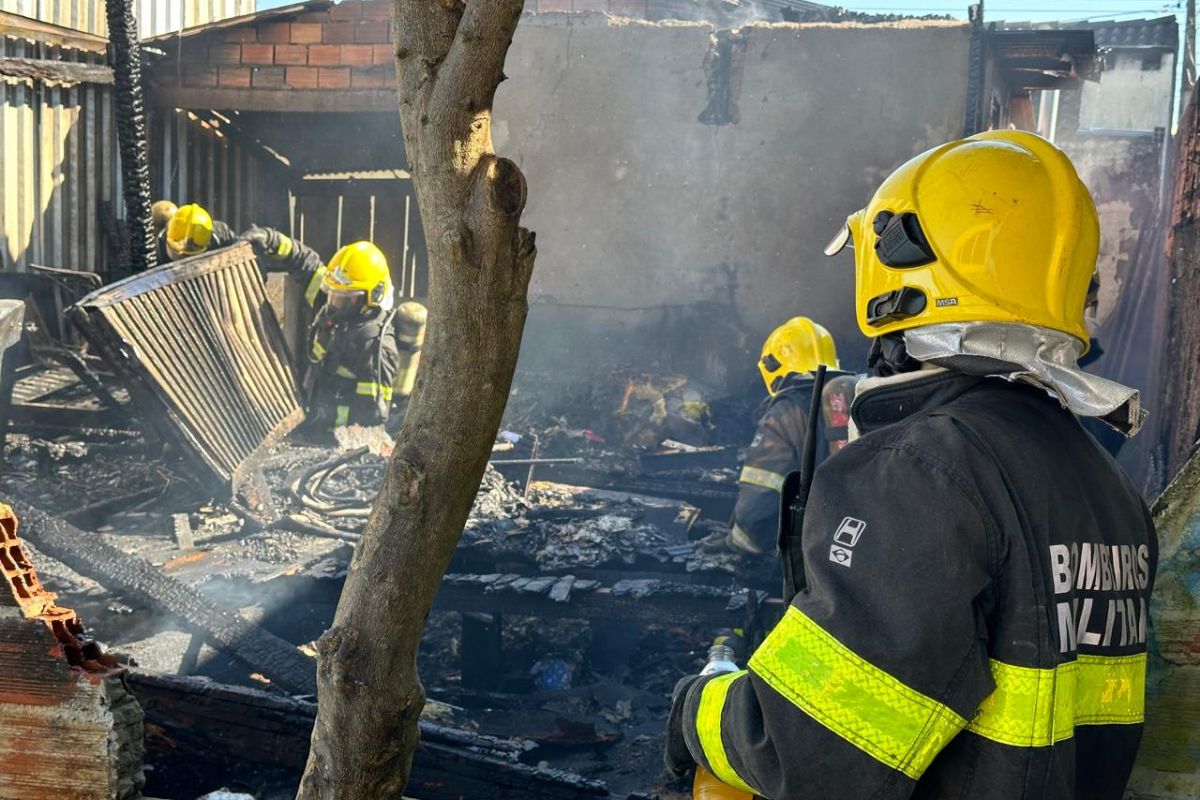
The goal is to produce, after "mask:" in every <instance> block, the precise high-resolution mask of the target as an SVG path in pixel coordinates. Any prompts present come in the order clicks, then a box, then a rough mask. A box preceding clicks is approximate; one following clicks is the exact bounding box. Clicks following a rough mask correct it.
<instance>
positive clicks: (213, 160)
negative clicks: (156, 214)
mask: <svg viewBox="0 0 1200 800" xmlns="http://www.w3.org/2000/svg"><path fill="white" fill-rule="evenodd" d="M227 131H230V128H229V125H228V124H226V123H224V122H223V121H222V120H221V118H220V117H218V116H216V115H215V114H213V113H212V112H199V116H198V115H197V114H196V113H192V112H190V111H181V110H178V109H176V110H174V111H169V112H154V113H152V114H151V117H150V186H151V190H152V191H153V192H154V196H155V197H165V198H169V199H171V200H174V201H175V202H176V203H178V204H180V205H183V204H184V203H199V204H200V205H202V206H204V207H205V208H206V209H208V210H209V211H210V212H211V213H212V216H213V218H214V219H219V220H221V221H223V222H226V223H228V224H229V226H230V227H232V228H233V229H234V230H235V231H243V230H245V229H246V228H248V227H250V225H252V224H258V225H270V226H272V227H278V228H281V229H282V230H284V231H286V230H287V221H288V208H287V205H288V193H287V183H286V181H285V180H284V178H283V175H282V173H283V172H284V170H283V169H282V167H281V168H280V170H278V171H277V172H276V171H272V170H271V169H270V168H269V167H268V166H267V165H266V164H265V163H264V160H263V159H264V158H267V156H265V155H262V156H260V155H259V154H258V153H256V152H254V149H253V148H254V145H251V144H241V143H239V141H238V139H239V137H238V136H237V135H236V134H234V133H233V132H228V133H227Z"/></svg>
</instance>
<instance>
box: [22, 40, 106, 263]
mask: <svg viewBox="0 0 1200 800" xmlns="http://www.w3.org/2000/svg"><path fill="white" fill-rule="evenodd" d="M0 52H2V54H3V55H4V56H15V57H21V58H42V59H54V60H61V61H75V62H84V63H95V64H103V63H104V60H103V57H102V56H100V55H97V54H91V53H84V52H80V51H74V50H67V49H64V48H60V47H51V46H49V45H41V44H34V43H31V42H26V41H23V40H20V39H9V38H2V39H0ZM0 86H2V87H3V92H4V102H3V108H2V112H0V190H2V191H3V198H2V199H0V202H2V203H3V214H0V269H4V270H24V269H25V268H26V267H27V266H28V265H29V264H30V263H34V264H45V265H48V266H57V267H70V268H74V269H85V270H93V271H94V270H96V269H97V268H98V266H99V265H101V264H102V263H103V254H102V246H103V243H102V235H101V230H100V229H101V223H100V219H99V212H98V208H99V203H100V201H101V200H104V199H111V198H112V197H115V196H116V195H115V194H114V192H113V189H112V188H111V187H112V186H113V176H114V174H115V172H116V170H115V164H116V163H117V162H116V159H117V154H116V142H115V137H114V133H113V125H112V122H111V119H112V95H111V88H110V87H106V86H98V85H95V84H83V85H77V86H72V87H60V86H48V85H46V84H43V83H40V82H35V81H20V80H10V81H4V82H2V83H0Z"/></svg>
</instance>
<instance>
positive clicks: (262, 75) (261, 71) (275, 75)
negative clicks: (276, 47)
mask: <svg viewBox="0 0 1200 800" xmlns="http://www.w3.org/2000/svg"><path fill="white" fill-rule="evenodd" d="M286 82H287V67H255V68H254V69H253V70H252V72H251V75H250V84H251V85H252V86H255V87H263V88H268V89H278V88H281V87H282V86H284V85H285V84H286Z"/></svg>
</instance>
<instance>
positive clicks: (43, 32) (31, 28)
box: [0, 11, 108, 54]
mask: <svg viewBox="0 0 1200 800" xmlns="http://www.w3.org/2000/svg"><path fill="white" fill-rule="evenodd" d="M0 36H9V37H13V38H16V39H28V40H29V41H31V42H40V43H42V44H53V45H58V46H59V47H67V48H70V49H72V50H84V51H86V52H89V53H101V54H104V53H107V52H108V39H105V38H104V37H103V36H95V35H93V34H90V33H84V32H82V31H76V30H72V29H71V28H64V27H62V26H61V25H51V24H50V23H48V22H42V21H40V20H36V19H31V18H30V17H23V16H21V15H20V14H9V13H7V12H4V11H0Z"/></svg>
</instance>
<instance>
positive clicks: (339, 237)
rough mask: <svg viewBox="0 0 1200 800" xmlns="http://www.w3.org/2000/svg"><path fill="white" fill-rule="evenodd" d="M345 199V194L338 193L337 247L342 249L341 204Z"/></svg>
mask: <svg viewBox="0 0 1200 800" xmlns="http://www.w3.org/2000/svg"><path fill="white" fill-rule="evenodd" d="M344 201H345V195H341V194H339V195H338V230H337V249H338V250H341V249H342V204H343V202H344Z"/></svg>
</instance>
